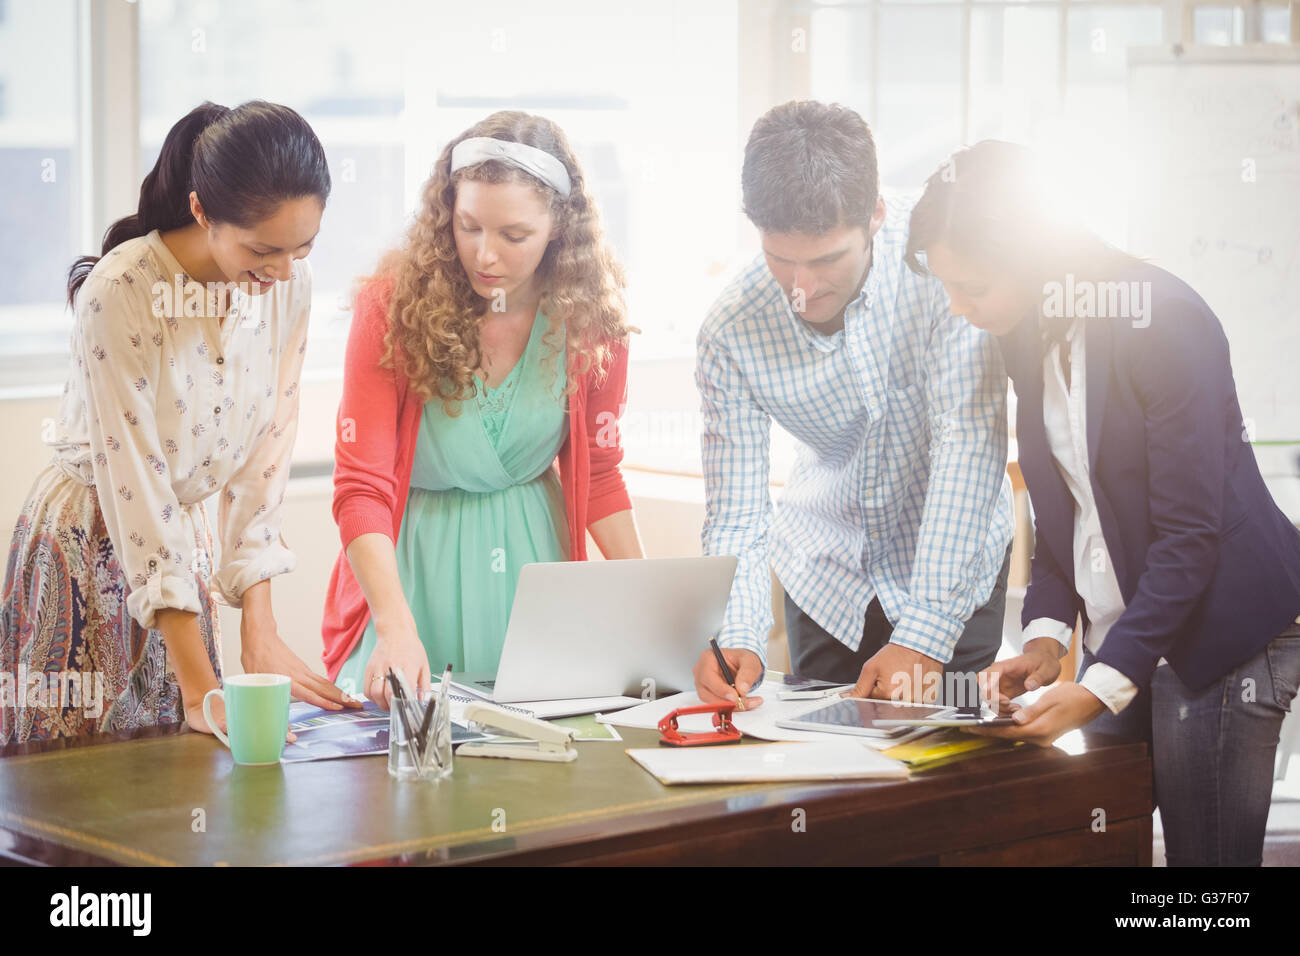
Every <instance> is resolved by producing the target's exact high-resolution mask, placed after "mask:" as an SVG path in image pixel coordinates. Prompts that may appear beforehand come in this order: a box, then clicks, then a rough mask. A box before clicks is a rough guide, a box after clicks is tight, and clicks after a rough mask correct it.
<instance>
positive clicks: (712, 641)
mask: <svg viewBox="0 0 1300 956" xmlns="http://www.w3.org/2000/svg"><path fill="white" fill-rule="evenodd" d="M709 646H710V647H712V648H713V656H714V657H716V658H717V659H718V666H719V667H720V668H722V679H723V680H725V681H726V682H727V683H728V684H730V685H731V689H732V690H734V691H736V706H737V707H739V708H740V709H741V710H744V709H745V695H744V694H742V693H741V692H740V691H739V689H737V687H736V675H735V674H733V673H731V668H730V667H728V666H727V659H726V658H725V657H723V656H722V648H720V647H719V646H718V639H717V637H711V638H709Z"/></svg>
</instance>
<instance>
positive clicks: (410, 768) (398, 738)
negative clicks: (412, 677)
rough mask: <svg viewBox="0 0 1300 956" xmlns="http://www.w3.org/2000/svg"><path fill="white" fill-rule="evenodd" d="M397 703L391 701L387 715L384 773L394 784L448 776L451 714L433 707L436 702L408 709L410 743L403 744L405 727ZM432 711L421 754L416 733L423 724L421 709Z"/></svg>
mask: <svg viewBox="0 0 1300 956" xmlns="http://www.w3.org/2000/svg"><path fill="white" fill-rule="evenodd" d="M402 706H403V704H402V702H401V701H399V700H393V701H392V709H391V710H390V711H389V712H388V772H389V774H390V775H392V776H394V777H396V778H397V779H398V780H432V781H438V780H441V779H443V778H444V777H449V776H451V711H450V708H449V707H437V704H436V698H434V697H433V696H432V695H430V698H429V700H428V701H427V702H425V703H424V704H423V705H422V706H419V707H414V708H411V713H409V714H408V715H407V723H410V724H411V729H412V731H413V733H412V739H411V740H410V741H409V743H408V740H407V732H406V724H405V723H403V721H402V714H401V711H400V708H401V707H402ZM428 707H433V708H435V710H434V714H433V720H432V722H431V723H430V726H429V733H428V742H427V744H426V745H425V747H424V750H423V752H421V748H420V744H419V742H418V737H419V729H420V727H421V725H422V724H423V723H424V713H425V709H426V708H428Z"/></svg>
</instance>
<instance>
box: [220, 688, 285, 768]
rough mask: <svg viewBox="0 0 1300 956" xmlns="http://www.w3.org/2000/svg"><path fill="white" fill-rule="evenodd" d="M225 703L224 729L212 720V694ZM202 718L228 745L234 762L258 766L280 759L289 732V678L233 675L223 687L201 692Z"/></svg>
mask: <svg viewBox="0 0 1300 956" xmlns="http://www.w3.org/2000/svg"><path fill="white" fill-rule="evenodd" d="M214 694H215V695H217V696H218V697H220V698H221V699H222V700H223V701H225V704H226V732H227V733H228V734H229V735H230V736H229V737H227V736H226V734H223V733H222V732H221V731H220V730H218V729H217V722H216V721H215V720H213V719H212V696H213V695H214ZM203 717H204V719H205V720H206V721H207V722H208V726H209V727H211V728H212V732H213V733H214V734H216V735H217V738H218V739H219V740H220V741H221V742H222V743H223V744H225V745H226V746H227V747H229V748H230V752H231V754H233V755H234V758H235V763H240V764H246V765H249V766H260V765H262V764H272V763H279V762H280V754H282V753H283V752H284V738H285V735H286V734H287V733H288V732H289V678H288V677H286V676H285V675H284V674H235V675H234V676H232V677H227V678H226V682H225V687H219V688H217V689H215V690H210V691H208V692H207V693H206V694H204V695H203Z"/></svg>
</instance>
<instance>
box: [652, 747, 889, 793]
mask: <svg viewBox="0 0 1300 956" xmlns="http://www.w3.org/2000/svg"><path fill="white" fill-rule="evenodd" d="M627 754H628V756H629V757H631V758H632V759H633V760H635V761H636V762H637V763H638V764H640V765H641V766H642V767H643V768H644V769H645V770H647V771H648V772H650V773H651V774H653V775H654V776H655V777H657V778H658V779H659V780H660V781H661V782H663V783H666V784H678V783H749V782H754V783H758V782H774V781H787V780H861V779H882V780H901V779H906V778H907V776H908V769H907V766H906V764H904V763H902V762H901V761H898V760H892V759H890V758H889V757H886V756H883V755H882V754H878V753H876V752H875V751H874V750H872V749H871V748H870V747H868V746H864V743H863V742H862V741H860V740H857V739H845V738H844V737H842V736H841V737H840V738H839V739H838V740H827V741H817V742H812V743H801V744H799V745H797V746H791V745H789V744H767V745H764V746H758V747H737V746H730V747H653V748H643V749H632V750H629V751H628V752H627Z"/></svg>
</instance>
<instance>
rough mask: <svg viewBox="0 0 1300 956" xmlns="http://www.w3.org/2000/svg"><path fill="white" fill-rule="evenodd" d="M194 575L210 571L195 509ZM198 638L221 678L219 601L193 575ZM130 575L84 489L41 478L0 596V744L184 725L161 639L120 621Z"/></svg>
mask: <svg viewBox="0 0 1300 956" xmlns="http://www.w3.org/2000/svg"><path fill="white" fill-rule="evenodd" d="M183 514H185V515H186V516H187V518H188V520H187V521H186V527H187V528H188V529H192V531H193V535H194V547H195V549H196V550H195V555H196V557H198V556H206V557H205V558H204V559H202V560H198V561H196V562H195V563H194V566H195V567H196V569H197V568H207V567H211V566H212V561H211V555H212V535H211V531H210V529H209V527H208V522H207V515H206V513H205V512H204V510H203V506H202V504H201V503H200V504H196V505H191V506H189V507H187V508H185V509H183ZM195 580H196V583H197V584H198V594H199V607H200V608H201V611H200V613H199V615H198V623H199V633H200V635H201V637H202V640H203V645H204V647H205V649H206V650H207V652H208V658H209V660H211V662H212V668H213V671H214V672H215V674H216V676H217V679H218V680H220V679H221V632H220V624H219V622H218V618H217V604H216V600H215V595H214V594H213V593H212V592H210V591H209V590H208V583H207V576H206V574H205V573H203V572H202V571H199V570H196V573H195ZM129 593H130V588H129V587H128V586H127V580H126V574H125V572H124V571H123V569H122V566H121V565H120V564H119V563H118V559H117V554H116V553H115V551H114V549H113V544H112V541H111V540H110V539H109V536H108V529H107V528H106V527H105V525H104V515H103V513H102V512H101V511H100V508H99V497H98V495H97V494H96V493H95V489H94V487H92V486H88V485H86V484H84V483H82V482H81V481H77V480H75V479H74V478H72V477H70V476H69V475H68V474H67V473H65V472H64V471H63V470H62V469H61V468H60V467H59V466H58V464H57V463H56V462H51V463H50V465H49V466H48V467H47V468H46V469H45V470H44V471H43V472H41V474H40V475H39V476H38V477H37V479H36V483H35V484H34V485H33V486H32V491H31V494H29V495H28V497H27V503H26V504H25V505H24V506H23V511H22V514H21V515H20V516H19V518H18V525H17V527H16V528H15V529H14V537H13V543H12V545H11V546H10V548H9V562H8V566H7V567H6V569H5V581H4V591H3V594H2V595H0V601H2V603H0V745H4V744H8V743H24V742H26V741H29V740H48V739H50V738H54V737H71V736H77V735H80V734H87V733H93V732H106V733H112V732H121V731H127V730H133V729H135V728H137V727H149V726H153V725H155V724H173V723H179V722H181V721H183V720H184V719H185V712H184V708H183V706H182V702H181V694H180V685H179V684H178V683H177V682H176V675H175V674H174V673H172V671H171V667H170V665H169V662H168V655H167V648H166V646H165V644H164V643H163V637H162V632H161V631H159V630H157V629H152V630H146V629H145V628H142V627H141V626H140V625H139V623H138V622H137V621H136V620H135V619H134V618H133V617H131V615H130V613H129V612H128V611H127V603H126V598H127V595H128V594H129Z"/></svg>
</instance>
